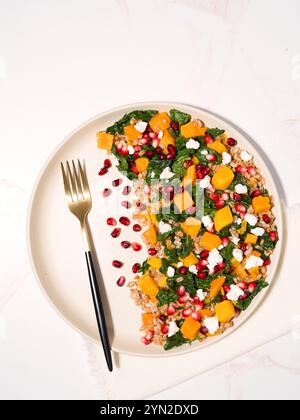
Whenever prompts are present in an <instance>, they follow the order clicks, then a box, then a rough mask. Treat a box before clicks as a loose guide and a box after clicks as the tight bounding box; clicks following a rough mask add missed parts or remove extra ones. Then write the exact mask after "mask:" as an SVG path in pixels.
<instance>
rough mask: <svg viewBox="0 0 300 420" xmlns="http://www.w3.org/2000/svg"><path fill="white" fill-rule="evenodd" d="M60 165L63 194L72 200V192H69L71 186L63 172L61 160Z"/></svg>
mask: <svg viewBox="0 0 300 420" xmlns="http://www.w3.org/2000/svg"><path fill="white" fill-rule="evenodd" d="M60 167H61V172H62V176H63V182H64V188H65V194H66V197H67V199H68V200H70V201H72V192H71V188H70V183H69V180H68V177H67V175H66V172H65V168H64V165H63V163H62V162H60Z"/></svg>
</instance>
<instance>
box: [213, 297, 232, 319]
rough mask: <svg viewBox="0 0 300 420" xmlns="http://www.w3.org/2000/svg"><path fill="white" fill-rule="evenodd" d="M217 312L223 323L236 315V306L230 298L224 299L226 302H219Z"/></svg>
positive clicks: (216, 307)
mask: <svg viewBox="0 0 300 420" xmlns="http://www.w3.org/2000/svg"><path fill="white" fill-rule="evenodd" d="M215 312H216V317H217V318H218V321H219V322H221V323H224V322H229V321H231V320H232V318H233V317H234V316H235V310H234V306H233V303H232V302H231V301H230V300H224V302H221V303H217V305H216V306H215Z"/></svg>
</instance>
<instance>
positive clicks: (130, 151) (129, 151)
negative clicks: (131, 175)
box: [128, 146, 134, 155]
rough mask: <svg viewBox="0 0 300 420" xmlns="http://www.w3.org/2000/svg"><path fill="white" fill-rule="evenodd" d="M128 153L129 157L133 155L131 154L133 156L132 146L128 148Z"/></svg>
mask: <svg viewBox="0 0 300 420" xmlns="http://www.w3.org/2000/svg"><path fill="white" fill-rule="evenodd" d="M128 153H129V154H130V155H133V154H134V147H132V146H128Z"/></svg>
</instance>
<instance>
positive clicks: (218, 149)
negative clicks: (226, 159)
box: [207, 140, 227, 155]
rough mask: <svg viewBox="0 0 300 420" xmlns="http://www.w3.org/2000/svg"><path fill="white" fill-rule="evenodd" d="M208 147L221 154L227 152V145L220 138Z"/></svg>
mask: <svg viewBox="0 0 300 420" xmlns="http://www.w3.org/2000/svg"><path fill="white" fill-rule="evenodd" d="M207 147H208V148H209V149H212V150H215V151H216V152H217V153H220V155H221V154H222V153H223V152H227V148H226V146H225V145H224V144H223V143H221V142H220V141H218V140H215V141H214V142H212V143H210V144H209V145H208V146H207Z"/></svg>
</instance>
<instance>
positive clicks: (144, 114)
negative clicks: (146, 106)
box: [106, 109, 158, 134]
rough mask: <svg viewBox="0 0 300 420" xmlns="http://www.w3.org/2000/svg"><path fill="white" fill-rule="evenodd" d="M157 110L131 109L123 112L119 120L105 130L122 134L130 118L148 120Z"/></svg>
mask: <svg viewBox="0 0 300 420" xmlns="http://www.w3.org/2000/svg"><path fill="white" fill-rule="evenodd" d="M157 112H158V111H154V110H152V109H150V110H146V111H139V110H136V111H131V112H129V114H125V115H124V116H123V117H122V118H121V119H120V120H119V121H117V122H115V123H114V124H113V125H111V126H110V127H108V128H107V129H106V132H107V133H111V134H116V133H119V134H123V133H124V127H125V125H128V124H130V121H131V119H132V118H135V119H137V120H143V121H146V122H148V121H150V120H151V118H152V117H153V116H154V115H155V114H157Z"/></svg>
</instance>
